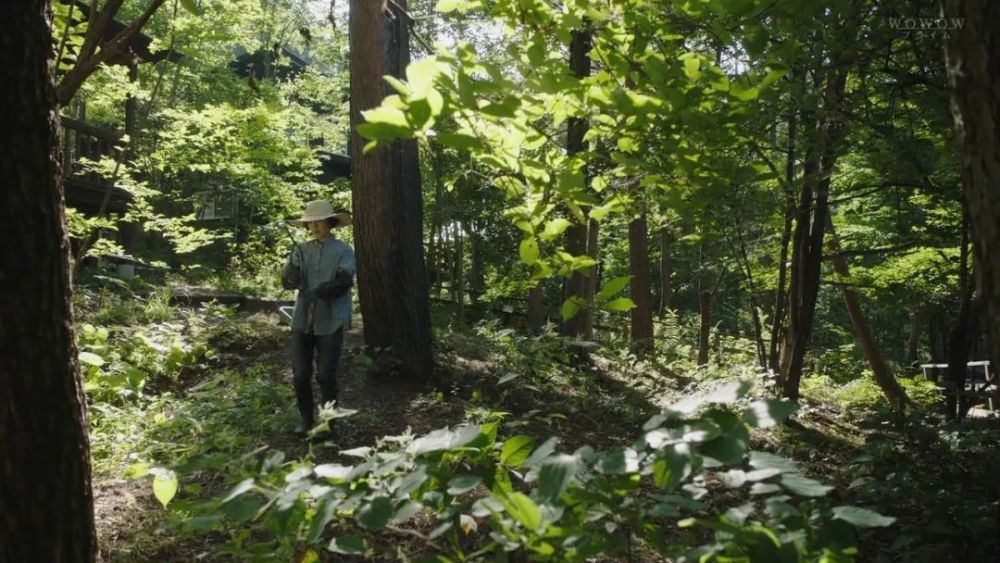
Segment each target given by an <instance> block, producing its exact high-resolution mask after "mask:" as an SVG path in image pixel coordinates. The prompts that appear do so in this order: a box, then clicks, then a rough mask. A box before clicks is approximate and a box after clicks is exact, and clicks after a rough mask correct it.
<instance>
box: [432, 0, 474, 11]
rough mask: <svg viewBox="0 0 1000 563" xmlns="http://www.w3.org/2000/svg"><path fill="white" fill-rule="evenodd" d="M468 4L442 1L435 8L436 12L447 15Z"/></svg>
mask: <svg viewBox="0 0 1000 563" xmlns="http://www.w3.org/2000/svg"><path fill="white" fill-rule="evenodd" d="M466 3H467V2H466V0H440V1H439V2H438V3H437V5H436V6H434V11H436V12H441V13H442V14H447V13H449V12H454V11H455V10H457V9H459V8H460V7H461V6H463V5H465V4H466Z"/></svg>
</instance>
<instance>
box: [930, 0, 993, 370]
mask: <svg viewBox="0 0 1000 563" xmlns="http://www.w3.org/2000/svg"><path fill="white" fill-rule="evenodd" d="M941 5H942V12H943V15H944V17H945V18H946V19H947V20H948V21H961V22H962V27H961V29H957V30H954V31H952V32H950V33H949V34H948V39H947V44H946V51H945V52H946V56H947V65H946V66H947V68H948V78H949V81H950V83H951V86H952V97H951V100H952V115H953V117H954V119H955V132H956V137H957V139H958V145H959V154H960V156H961V173H962V188H963V194H964V196H965V209H966V212H967V213H968V215H969V223H970V227H971V229H970V230H971V232H972V247H973V251H974V252H975V257H976V266H975V268H974V271H975V273H976V282H977V285H978V288H979V292H980V296H981V299H982V300H983V303H984V305H985V308H986V316H985V317H986V319H987V323H988V326H987V327H985V328H986V332H987V334H988V336H989V352H990V358H991V359H992V361H993V363H994V369H996V363H997V362H1000V189H998V185H1000V3H998V2H995V1H992V0H943V1H942V2H941Z"/></svg>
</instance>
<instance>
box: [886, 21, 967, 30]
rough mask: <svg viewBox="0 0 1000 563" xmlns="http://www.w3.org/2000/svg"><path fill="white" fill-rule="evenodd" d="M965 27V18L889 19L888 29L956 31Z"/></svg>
mask: <svg viewBox="0 0 1000 563" xmlns="http://www.w3.org/2000/svg"><path fill="white" fill-rule="evenodd" d="M963 25H965V18H913V17H898V18H889V27H891V28H892V29H898V30H903V31H930V32H939V31H957V30H960V29H962V26H963Z"/></svg>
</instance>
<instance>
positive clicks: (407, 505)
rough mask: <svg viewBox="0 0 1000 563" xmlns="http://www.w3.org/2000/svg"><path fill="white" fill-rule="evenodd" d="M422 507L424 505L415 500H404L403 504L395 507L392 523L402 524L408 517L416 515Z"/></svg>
mask: <svg viewBox="0 0 1000 563" xmlns="http://www.w3.org/2000/svg"><path fill="white" fill-rule="evenodd" d="M423 509H424V505H422V504H420V503H419V502H417V501H415V500H407V501H404V502H403V504H402V505H401V506H400V507H399V508H398V509H396V513H395V514H393V515H392V523H394V524H402V523H403V522H406V521H407V520H409V519H410V518H413V517H414V516H416V514H417V513H418V512H420V511H421V510H423Z"/></svg>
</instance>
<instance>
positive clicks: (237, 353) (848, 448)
mask: <svg viewBox="0 0 1000 563" xmlns="http://www.w3.org/2000/svg"><path fill="white" fill-rule="evenodd" d="M235 326H238V330H234V331H233V333H232V334H229V335H222V336H221V337H220V338H218V339H217V340H216V341H215V342H214V343H213V345H214V346H215V347H216V349H217V354H216V355H215V357H214V358H213V359H212V360H211V361H210V362H209V363H208V364H206V365H205V366H202V367H201V368H200V369H197V370H191V371H189V372H186V373H185V374H184V375H183V376H182V377H180V378H179V379H177V380H176V381H174V382H172V383H171V384H170V385H169V386H164V387H163V388H161V389H154V390H152V391H153V392H156V393H161V394H162V395H163V396H164V397H167V399H165V400H164V401H161V402H154V403H153V404H152V406H151V407H150V408H149V410H148V411H147V412H146V413H145V414H144V415H141V416H143V418H144V419H148V420H144V421H143V422H142V423H134V425H135V426H136V428H138V429H136V428H133V429H131V430H127V429H119V430H118V431H117V432H118V434H117V435H115V434H112V435H111V436H110V437H109V436H108V435H107V434H108V429H103V430H101V431H100V434H101V435H102V436H103V437H98V438H95V439H96V440H98V443H97V446H95V447H96V448H97V449H98V450H100V452H102V453H99V454H96V455H101V456H107V455H109V454H107V453H106V452H107V451H111V452H116V453H113V455H111V457H113V458H114V459H116V460H119V461H118V462H117V463H108V464H104V465H102V466H101V467H100V468H96V469H95V475H94V496H95V507H96V525H97V531H98V536H99V541H100V549H101V553H102V556H103V559H104V560H105V561H200V560H204V561H216V560H228V559H230V557H226V556H225V555H224V554H223V552H222V551H220V550H219V549H218V548H219V545H220V544H223V543H225V542H227V541H229V542H232V541H233V540H234V536H232V535H230V536H225V535H222V534H220V533H218V532H211V533H208V534H204V535H191V534H181V533H179V532H178V530H177V528H176V527H175V526H174V525H173V524H172V523H171V519H170V517H169V512H168V511H166V510H164V509H163V507H162V506H160V504H159V503H158V502H157V500H156V499H155V498H154V496H153V493H152V487H151V486H150V480H149V479H148V478H147V479H130V478H127V477H124V476H123V474H124V472H125V471H124V469H125V466H126V464H127V463H128V462H131V461H134V460H135V458H136V456H137V454H136V453H135V451H141V452H142V456H145V457H153V458H159V459H164V458H169V457H170V456H171V455H176V456H179V457H185V456H186V457H190V453H191V451H204V452H211V451H213V450H219V451H223V452H226V455H229V456H233V455H236V454H237V453H238V452H244V453H250V452H253V453H254V455H267V452H276V451H280V452H284V458H285V459H298V458H302V457H304V456H311V457H312V459H313V460H314V461H315V462H316V463H326V462H330V461H334V460H337V459H338V452H339V451H342V450H346V449H350V448H355V447H360V446H367V445H371V444H372V443H373V442H374V441H375V440H376V439H377V438H379V437H380V436H384V435H396V434H399V433H401V432H403V431H405V430H406V429H407V428H410V429H412V431H413V432H414V433H416V434H421V433H425V432H428V431H430V430H433V429H436V428H440V427H444V426H447V425H454V424H457V423H460V422H462V421H464V420H467V419H469V418H475V417H476V416H481V415H482V414H483V413H484V412H488V411H504V412H508V413H511V414H512V415H513V418H515V419H517V420H521V421H527V422H526V423H525V425H524V426H523V427H520V428H518V429H517V431H518V432H519V433H525V434H529V435H535V436H553V435H554V436H558V437H560V439H561V446H560V447H561V449H564V450H566V451H572V450H574V449H575V448H577V447H579V446H581V445H585V444H589V445H591V446H594V447H600V446H608V445H612V444H621V443H628V442H630V441H631V440H632V439H634V438H635V437H636V435H637V432H638V428H639V427H640V426H641V424H642V423H643V422H644V421H645V420H646V419H647V418H648V417H649V416H651V415H652V414H654V413H656V412H657V411H658V410H659V409H660V408H661V407H662V406H665V405H666V404H669V403H670V402H673V401H674V400H676V399H678V398H680V397H682V396H683V395H684V393H685V392H686V391H689V390H690V389H692V387H693V386H694V385H695V384H696V383H697V382H691V381H689V380H682V379H679V378H677V377H668V376H665V375H662V374H661V373H659V372H658V371H657V370H654V369H650V368H648V366H644V365H643V364H639V365H633V364H631V363H630V362H627V361H622V360H619V359H613V358H612V359H608V358H603V357H601V356H600V355H595V356H594V358H593V359H592V361H590V362H588V363H586V364H583V365H573V366H570V365H567V366H565V367H566V369H567V370H570V371H572V373H573V375H572V376H571V377H570V378H569V379H568V380H564V381H563V382H562V383H560V384H552V385H545V384H538V383H534V384H532V383H528V382H521V383H519V384H511V382H507V383H500V380H501V378H503V377H504V375H506V374H508V373H509V371H508V370H509V366H508V365H505V364H504V363H503V362H502V361H498V359H497V357H496V355H495V354H490V353H489V352H488V350H489V349H490V348H489V347H490V345H491V344H490V343H488V342H486V337H483V336H477V335H474V334H472V332H471V331H468V330H467V331H450V332H448V334H447V336H446V337H444V338H438V340H437V341H438V345H437V350H436V354H437V362H438V366H439V368H438V369H439V370H440V374H439V375H440V376H441V379H442V380H446V381H449V382H450V384H449V386H448V387H447V388H446V389H434V388H428V387H424V386H421V385H415V384H411V383H407V382H406V380H405V379H380V378H375V377H373V376H370V375H368V373H367V370H366V366H365V358H364V356H363V354H362V341H361V339H362V335H361V327H360V323H356V324H355V326H354V328H353V329H352V330H351V331H350V332H349V333H348V334H347V338H346V342H345V353H344V355H343V358H342V363H341V369H340V386H341V393H340V401H341V404H342V406H343V407H345V408H348V409H353V410H356V411H357V413H356V414H354V415H353V416H350V417H348V418H345V419H341V420H338V421H337V425H336V433H335V437H334V439H333V440H331V441H328V442H320V443H309V442H306V441H304V440H301V439H299V438H297V437H295V436H294V435H292V434H291V432H290V429H291V428H292V427H293V426H294V424H295V421H296V418H297V415H296V413H295V408H294V401H293V398H292V391H291V370H290V367H289V366H290V362H289V359H288V356H287V352H286V345H285V342H286V339H287V329H285V328H283V327H281V326H279V324H278V322H277V316H276V315H265V314H257V315H254V316H249V317H248V316H244V317H242V318H241V319H240V320H238V324H237V325H235ZM439 336H440V334H439ZM538 376H540V377H542V378H543V379H544V374H536V378H535V379H533V380H532V381H533V382H537V380H538V379H537V377H538ZM517 381H518V380H517V379H515V380H514V382H517ZM133 416H134V415H133ZM925 418H926V417H920V416H914V417H911V418H910V419H906V420H895V421H894V420H891V419H886V418H884V417H877V416H871V415H866V416H860V415H857V414H851V413H846V412H844V411H843V409H841V408H839V407H837V406H835V405H831V404H817V403H814V404H805V405H804V406H803V407H802V408H801V409H800V410H799V412H798V413H797V414H796V415H795V416H794V417H793V418H792V419H791V420H789V421H788V422H787V423H785V424H783V425H780V426H779V427H776V428H773V429H770V430H768V431H759V430H758V431H755V432H754V435H753V440H754V444H753V447H754V448H756V449H764V450H769V451H773V452H776V453H781V454H784V455H787V456H789V457H792V458H794V459H796V460H798V461H799V462H801V463H802V464H803V465H804V466H805V467H806V468H807V471H808V472H809V473H811V474H813V476H814V477H816V478H819V479H821V480H823V481H824V482H826V483H828V484H831V485H835V486H836V487H837V488H836V489H835V491H834V492H832V493H831V502H834V503H838V504H844V503H847V504H858V505H862V506H868V507H872V508H876V509H878V510H881V511H882V512H883V513H884V514H887V515H892V516H895V517H896V518H898V522H897V524H896V525H894V526H892V527H890V528H887V529H878V530H876V531H868V532H864V534H863V535H862V537H861V542H862V543H861V546H862V548H861V556H860V559H861V560H866V561H881V560H884V561H918V560H922V561H988V560H996V554H997V553H1000V551H998V550H1000V492H998V491H1000V480H998V479H997V478H996V471H995V470H996V468H997V467H1000V465H998V464H1000V452H998V450H1000V448H998V445H997V444H998V441H1000V440H998V437H1000V432H998V431H997V424H996V421H995V420H985V421H983V420H980V421H968V422H966V423H965V424H963V425H961V426H948V425H928V424H927V423H926V420H925ZM149 421H156V423H155V424H154V423H152V422H149ZM116 436H117V438H116ZM100 440H104V442H101V441H100ZM108 440H110V441H111V443H106V442H107V441H108ZM115 440H118V442H119V443H114V441H115ZM126 450H132V451H131V452H127V451H126ZM198 459H212V458H211V456H202V457H201V458H198ZM163 463H164V465H169V460H168V461H165V462H163ZM220 463H221V464H224V462H220ZM219 468H220V466H218V465H215V466H212V465H210V464H207V462H206V465H205V469H204V471H198V469H199V468H197V467H196V468H195V469H196V470H195V471H194V472H193V473H191V474H192V475H194V477H195V482H193V483H191V482H184V481H182V483H181V489H180V492H179V493H178V498H179V499H180V501H179V502H180V504H177V502H178V501H175V504H174V505H173V506H172V507H171V509H172V510H174V511H181V512H183V502H184V499H185V498H186V497H188V496H197V495H199V494H201V495H204V494H205V493H212V492H216V493H223V492H224V491H225V488H224V486H223V484H222V482H221V480H220V479H219V478H218V477H217V476H214V474H213V473H212V471H213V470H216V471H217V470H218V469H219ZM385 541H388V542H398V543H407V544H413V542H415V541H419V540H415V539H414V538H412V537H408V536H405V537H404V536H399V537H396V538H392V537H388V538H386V540H385ZM413 547H414V548H415V549H414V550H413V551H419V550H420V547H419V546H415V545H414V546H413ZM332 557H333V555H332V554H327V555H325V556H324V560H326V558H330V559H329V560H334V559H333V558H332ZM336 560H338V561H339V560H343V559H342V558H337V559H336Z"/></svg>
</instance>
